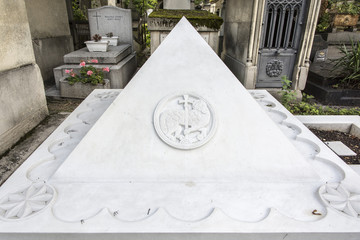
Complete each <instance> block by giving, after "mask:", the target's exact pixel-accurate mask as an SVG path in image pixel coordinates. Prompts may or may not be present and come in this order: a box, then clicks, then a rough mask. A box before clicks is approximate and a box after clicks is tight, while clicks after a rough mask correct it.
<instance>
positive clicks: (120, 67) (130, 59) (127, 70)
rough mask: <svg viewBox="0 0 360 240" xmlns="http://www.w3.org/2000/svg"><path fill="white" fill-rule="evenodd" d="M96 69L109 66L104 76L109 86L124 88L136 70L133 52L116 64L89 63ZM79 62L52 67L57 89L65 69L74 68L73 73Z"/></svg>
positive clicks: (76, 69) (78, 67) (77, 68)
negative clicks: (108, 81)
mask: <svg viewBox="0 0 360 240" xmlns="http://www.w3.org/2000/svg"><path fill="white" fill-rule="evenodd" d="M91 65H92V66H94V67H95V68H97V69H102V68H104V67H109V70H110V72H108V73H107V72H105V73H104V77H105V78H108V79H109V80H110V85H111V88H113V89H117V88H124V87H125V86H126V84H127V83H128V82H129V81H130V79H131V78H132V76H133V75H134V73H135V71H136V56H135V54H130V55H128V56H127V57H126V58H125V59H123V60H122V61H120V62H119V63H117V64H102V65H101V64H91ZM80 68H81V66H80V65H79V64H66V65H61V66H59V67H57V68H54V77H55V84H56V87H57V88H58V89H59V81H60V79H61V78H62V77H64V76H66V74H65V69H74V71H75V73H78V72H79V71H80Z"/></svg>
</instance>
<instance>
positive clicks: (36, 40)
mask: <svg viewBox="0 0 360 240" xmlns="http://www.w3.org/2000/svg"><path fill="white" fill-rule="evenodd" d="M25 4H26V11H27V15H28V20H29V25H30V32H31V38H32V41H33V48H34V53H35V59H36V63H37V64H38V65H39V67H40V69H41V74H42V77H43V79H44V82H46V83H47V84H52V83H54V75H53V68H55V67H57V66H59V65H61V64H62V63H63V56H64V55H65V54H67V53H69V52H71V51H73V50H74V47H73V42H72V37H71V34H70V28H69V20H68V15H67V9H66V1H65V0H55V1H48V0H26V1H25Z"/></svg>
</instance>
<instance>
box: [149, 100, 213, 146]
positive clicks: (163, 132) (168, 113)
mask: <svg viewBox="0 0 360 240" xmlns="http://www.w3.org/2000/svg"><path fill="white" fill-rule="evenodd" d="M215 123H216V122H215V114H214V111H213V108H212V107H211V105H210V104H209V103H208V102H207V101H206V100H205V99H203V98H202V97H200V96H197V95H195V94H188V93H185V94H175V95H172V96H170V97H166V98H164V99H162V100H161V101H160V102H159V104H158V105H157V107H156V109H155V112H154V127H155V130H156V132H157V134H158V135H159V137H160V138H161V139H162V140H163V141H164V142H165V143H167V144H168V145H170V146H172V147H175V148H178V149H194V148H197V147H200V146H202V145H204V144H205V143H207V142H208V141H209V140H210V139H211V138H212V137H213V135H214V133H215V128H216V124H215Z"/></svg>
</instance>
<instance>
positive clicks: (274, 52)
mask: <svg viewBox="0 0 360 240" xmlns="http://www.w3.org/2000/svg"><path fill="white" fill-rule="evenodd" d="M304 9H305V0H267V1H266V10H265V13H264V14H265V15H264V21H263V29H262V36H261V42H260V49H259V66H258V69H259V70H258V80H257V82H256V87H281V86H282V83H281V77H282V76H284V75H286V76H287V77H288V79H291V76H292V72H293V69H294V63H295V59H296V53H297V50H298V47H299V42H300V39H301V26H302V20H303V16H304V12H305V11H304Z"/></svg>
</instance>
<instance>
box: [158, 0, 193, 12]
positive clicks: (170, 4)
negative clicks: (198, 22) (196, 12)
mask: <svg viewBox="0 0 360 240" xmlns="http://www.w3.org/2000/svg"><path fill="white" fill-rule="evenodd" d="M190 8H191V4H190V0H164V9H187V10H190Z"/></svg>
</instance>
